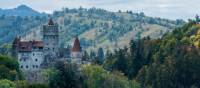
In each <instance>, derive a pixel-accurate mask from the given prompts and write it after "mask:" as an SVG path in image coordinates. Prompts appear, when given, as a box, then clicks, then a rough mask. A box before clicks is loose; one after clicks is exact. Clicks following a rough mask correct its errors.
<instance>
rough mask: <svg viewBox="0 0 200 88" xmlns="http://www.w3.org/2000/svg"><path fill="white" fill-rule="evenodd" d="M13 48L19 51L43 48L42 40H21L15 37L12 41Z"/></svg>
mask: <svg viewBox="0 0 200 88" xmlns="http://www.w3.org/2000/svg"><path fill="white" fill-rule="evenodd" d="M13 46H14V47H13V48H16V47H17V49H18V50H19V51H25V52H31V51H32V49H33V48H35V47H36V48H43V47H44V43H43V42H42V41H21V40H20V38H15V40H14V41H13Z"/></svg>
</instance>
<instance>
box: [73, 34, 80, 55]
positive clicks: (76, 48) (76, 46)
mask: <svg viewBox="0 0 200 88" xmlns="http://www.w3.org/2000/svg"><path fill="white" fill-rule="evenodd" d="M80 51H81V46H80V42H79V39H78V37H76V39H75V41H74V46H73V47H72V52H80Z"/></svg>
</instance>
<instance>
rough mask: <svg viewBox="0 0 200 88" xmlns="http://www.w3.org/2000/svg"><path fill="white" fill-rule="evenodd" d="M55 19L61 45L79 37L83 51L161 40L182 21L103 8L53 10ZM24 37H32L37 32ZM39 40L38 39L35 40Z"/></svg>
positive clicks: (65, 44) (111, 48)
mask: <svg viewBox="0 0 200 88" xmlns="http://www.w3.org/2000/svg"><path fill="white" fill-rule="evenodd" d="M53 17H54V20H55V21H56V22H57V23H58V24H59V25H60V44H61V46H68V45H70V44H71V43H72V40H73V38H74V36H76V35H78V36H79V38H80V41H81V44H82V46H83V48H84V49H87V50H92V49H98V48H99V47H103V48H104V49H110V50H113V49H114V48H121V47H124V46H127V45H128V44H129V41H130V40H131V39H138V38H142V37H147V36H150V37H151V38H160V37H161V36H162V35H163V34H164V33H166V32H170V31H172V30H173V29H174V27H175V26H179V25H182V24H183V23H184V22H183V21H181V20H177V21H172V20H167V19H161V18H153V17H148V16H145V15H144V13H132V12H130V11H127V12H109V11H106V10H103V9H96V8H91V9H83V8H79V9H67V8H66V9H64V10H63V11H55V12H54V14H53ZM35 31H37V32H32V33H30V34H27V36H26V39H30V38H33V37H32V36H31V35H34V33H38V34H37V35H39V34H41V33H39V32H38V30H35ZM38 38H41V36H40V37H39V36H37V37H36V39H38Z"/></svg>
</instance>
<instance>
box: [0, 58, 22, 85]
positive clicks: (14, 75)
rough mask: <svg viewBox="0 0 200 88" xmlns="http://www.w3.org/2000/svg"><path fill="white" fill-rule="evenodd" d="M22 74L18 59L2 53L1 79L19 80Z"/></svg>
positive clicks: (0, 61) (0, 60) (0, 59)
mask: <svg viewBox="0 0 200 88" xmlns="http://www.w3.org/2000/svg"><path fill="white" fill-rule="evenodd" d="M21 78H22V75H21V72H20V70H19V65H18V62H17V60H16V59H14V58H11V57H8V56H3V55H0V79H9V80H12V81H13V80H17V79H21Z"/></svg>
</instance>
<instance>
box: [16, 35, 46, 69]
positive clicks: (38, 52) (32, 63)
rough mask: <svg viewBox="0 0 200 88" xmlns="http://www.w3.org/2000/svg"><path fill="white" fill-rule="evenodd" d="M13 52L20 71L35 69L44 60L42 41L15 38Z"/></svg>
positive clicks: (38, 67)
mask: <svg viewBox="0 0 200 88" xmlns="http://www.w3.org/2000/svg"><path fill="white" fill-rule="evenodd" d="M13 52H14V54H15V57H16V58H17V60H18V62H19V66H20V69H22V71H37V70H39V69H40V67H41V64H42V62H43V60H44V54H43V42H42V41H21V39H20V38H15V40H14V42H13ZM14 54H13V55H14Z"/></svg>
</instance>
